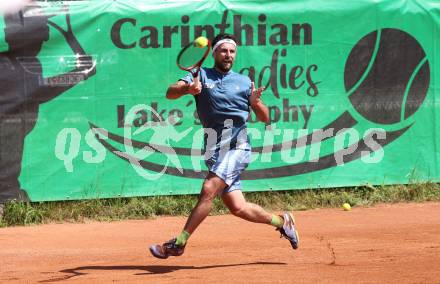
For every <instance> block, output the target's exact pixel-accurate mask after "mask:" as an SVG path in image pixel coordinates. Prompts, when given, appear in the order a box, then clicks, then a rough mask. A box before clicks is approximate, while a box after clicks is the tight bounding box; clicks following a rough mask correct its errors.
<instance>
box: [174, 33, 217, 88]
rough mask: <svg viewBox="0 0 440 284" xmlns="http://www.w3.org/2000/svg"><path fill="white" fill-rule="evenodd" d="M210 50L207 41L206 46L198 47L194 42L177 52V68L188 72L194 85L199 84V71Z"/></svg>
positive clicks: (209, 44) (209, 43)
mask: <svg viewBox="0 0 440 284" xmlns="http://www.w3.org/2000/svg"><path fill="white" fill-rule="evenodd" d="M210 49H211V42H210V41H209V40H208V42H207V44H206V45H205V46H203V47H200V45H199V44H197V42H196V40H194V41H192V42H190V43H189V44H188V45H186V46H185V47H184V48H182V50H181V51H180V52H179V55H178V56H177V62H176V63H177V66H178V67H179V68H180V69H182V70H185V71H189V72H190V73H191V75H192V76H193V78H194V80H193V82H194V84H198V83H199V71H200V67H201V66H202V63H203V61H204V60H205V59H206V57H207V56H208V54H209V50H210Z"/></svg>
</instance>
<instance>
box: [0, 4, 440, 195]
mask: <svg viewBox="0 0 440 284" xmlns="http://www.w3.org/2000/svg"><path fill="white" fill-rule="evenodd" d="M19 9H20V10H19ZM439 29H440V3H439V2H438V1H430V0H423V1H420V0H418V1H417V0H405V1H404V0H384V1H373V0H362V1H344V2H341V1H336V0H315V1H305V0H301V1H263V2H261V3H260V2H258V3H256V2H255V1H148V2H146V1H140V0H137V1H134V0H130V1H114V0H108V1H74V2H31V3H30V4H28V5H27V6H25V7H21V8H20V7H18V8H17V7H11V8H10V9H8V10H5V11H4V12H3V16H2V17H1V20H0V50H1V53H0V65H1V75H0V76H1V80H0V93H1V95H0V115H1V121H0V142H1V153H0V154H1V156H0V158H1V159H0V161H1V162H0V186H1V187H0V201H2V200H8V199H13V198H19V197H21V196H22V195H23V194H24V192H26V193H27V195H28V196H29V197H30V199H31V200H32V201H42V200H67V199H86V198H105V197H117V196H149V195H167V194H195V193H199V191H200V188H201V182H202V180H203V178H204V176H205V175H206V166H205V164H204V160H203V153H202V150H201V149H202V148H203V129H202V127H201V125H200V121H199V119H198V117H197V115H196V106H195V102H194V99H193V98H192V97H191V96H190V95H188V96H183V97H182V98H180V99H178V100H167V99H166V98H165V93H166V90H167V88H168V86H169V85H170V84H172V83H174V82H176V81H177V80H178V79H179V78H181V77H183V76H185V75H186V73H185V72H184V71H181V70H180V69H178V68H177V66H176V63H175V62H176V56H177V54H178V52H179V51H180V49H181V48H182V47H183V46H185V45H186V44H187V43H189V42H190V41H192V40H193V39H194V38H196V37H198V36H201V35H203V36H206V37H208V38H209V39H212V38H213V37H214V36H215V35H217V34H218V33H230V34H233V35H234V36H235V37H236V38H237V44H238V47H237V59H236V62H235V64H234V67H233V70H235V72H239V73H242V74H245V75H247V76H249V77H250V78H251V80H252V81H254V82H255V85H256V86H257V87H259V86H264V87H266V91H265V92H264V94H263V100H264V102H265V104H266V105H267V106H268V107H269V110H270V124H268V125H265V124H263V123H261V122H257V120H256V117H255V114H252V116H251V117H250V118H249V121H248V131H249V136H250V138H251V144H252V162H251V164H250V165H249V167H248V168H247V170H246V171H245V172H244V173H243V174H242V175H241V180H242V184H243V188H244V190H245V191H268V190H288V189H303V188H322V187H340V186H356V185H363V184H380V185H382V184H400V183H408V182H414V181H415V182H424V181H434V182H437V181H439V177H440V171H439V162H438V161H439V160H440V154H439V151H438V150H437V149H440V142H439V141H440V138H439V127H438V125H437V122H438V121H440V117H439V111H438V110H439V108H440V100H439V95H440V62H439V59H440V56H439V55H440V54H439V52H440V48H439V47H440V31H439ZM204 66H206V67H212V66H213V60H212V58H208V59H207V60H206V62H205V63H204Z"/></svg>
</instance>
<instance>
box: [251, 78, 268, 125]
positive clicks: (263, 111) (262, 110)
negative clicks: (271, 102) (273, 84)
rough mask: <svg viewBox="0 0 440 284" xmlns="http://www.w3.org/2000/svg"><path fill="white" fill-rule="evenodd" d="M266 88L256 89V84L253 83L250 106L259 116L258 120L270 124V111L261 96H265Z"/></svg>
mask: <svg viewBox="0 0 440 284" xmlns="http://www.w3.org/2000/svg"><path fill="white" fill-rule="evenodd" d="M263 91H264V87H260V88H258V89H255V85H254V82H252V83H251V96H250V97H249V104H250V105H251V107H252V110H253V111H254V112H255V114H256V115H257V119H258V120H259V121H261V122H264V123H269V121H270V119H269V109H268V108H267V106H266V105H265V104H264V103H263V101H262V100H261V95H262V94H263Z"/></svg>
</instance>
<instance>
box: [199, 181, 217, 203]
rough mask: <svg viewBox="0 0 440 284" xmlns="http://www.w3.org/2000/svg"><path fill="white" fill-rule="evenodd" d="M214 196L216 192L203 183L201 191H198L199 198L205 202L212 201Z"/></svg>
mask: <svg viewBox="0 0 440 284" xmlns="http://www.w3.org/2000/svg"><path fill="white" fill-rule="evenodd" d="M215 197H216V192H215V189H214V188H213V187H210V186H207V185H206V184H204V185H203V188H202V191H201V192H200V200H202V201H205V202H212V201H213V200H214V198H215Z"/></svg>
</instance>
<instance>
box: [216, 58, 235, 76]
mask: <svg viewBox="0 0 440 284" xmlns="http://www.w3.org/2000/svg"><path fill="white" fill-rule="evenodd" d="M232 65H234V61H232V60H227V61H220V62H215V67H216V68H217V69H219V70H220V71H222V72H224V73H227V72H229V70H231V69H232Z"/></svg>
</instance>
